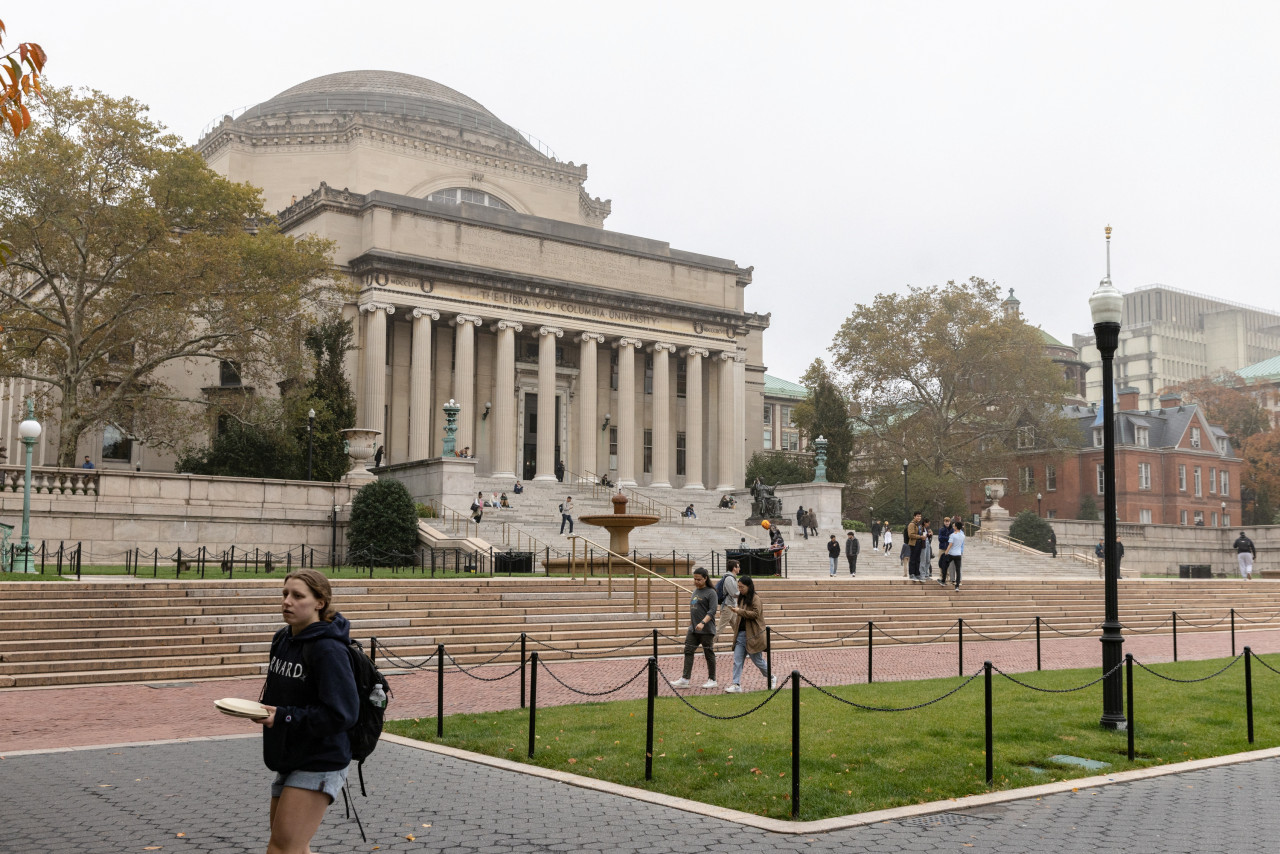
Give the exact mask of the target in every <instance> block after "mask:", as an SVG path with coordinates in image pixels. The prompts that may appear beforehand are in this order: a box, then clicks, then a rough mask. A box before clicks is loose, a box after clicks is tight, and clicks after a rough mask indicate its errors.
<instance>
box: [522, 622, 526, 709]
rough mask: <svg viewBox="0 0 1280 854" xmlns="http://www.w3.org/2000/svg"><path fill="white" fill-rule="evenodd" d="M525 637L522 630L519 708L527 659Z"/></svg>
mask: <svg viewBox="0 0 1280 854" xmlns="http://www.w3.org/2000/svg"><path fill="white" fill-rule="evenodd" d="M526 637H527V636H526V635H525V633H524V632H521V633H520V708H522V709H523V708H524V688H525V685H524V679H525V672H524V670H525V662H526V660H527V659H526V658H525V639H526Z"/></svg>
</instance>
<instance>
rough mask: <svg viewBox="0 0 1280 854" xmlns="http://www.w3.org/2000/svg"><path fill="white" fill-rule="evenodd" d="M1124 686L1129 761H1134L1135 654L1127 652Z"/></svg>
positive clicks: (1125, 656)
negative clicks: (1127, 711)
mask: <svg viewBox="0 0 1280 854" xmlns="http://www.w3.org/2000/svg"><path fill="white" fill-rule="evenodd" d="M1124 686H1125V693H1126V694H1128V695H1129V706H1128V709H1129V725H1128V726H1127V727H1125V729H1127V730H1128V731H1129V733H1128V735H1129V761H1130V762H1132V761H1133V653H1130V652H1126V653H1125V654H1124Z"/></svg>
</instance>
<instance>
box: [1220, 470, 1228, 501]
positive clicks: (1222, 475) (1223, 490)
mask: <svg viewBox="0 0 1280 854" xmlns="http://www.w3.org/2000/svg"><path fill="white" fill-rule="evenodd" d="M1218 477H1219V478H1220V479H1221V480H1222V486H1221V488H1219V489H1218V492H1219V493H1220V494H1221V495H1222V497H1223V498H1226V497H1227V496H1228V495H1230V494H1231V489H1230V482H1229V481H1228V480H1227V470H1226V469H1223V470H1222V471H1220V472H1218Z"/></svg>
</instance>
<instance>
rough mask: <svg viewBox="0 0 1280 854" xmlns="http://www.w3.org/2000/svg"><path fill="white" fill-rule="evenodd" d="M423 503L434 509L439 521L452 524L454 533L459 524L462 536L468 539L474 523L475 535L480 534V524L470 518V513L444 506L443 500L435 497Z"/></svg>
mask: <svg viewBox="0 0 1280 854" xmlns="http://www.w3.org/2000/svg"><path fill="white" fill-rule="evenodd" d="M423 504H425V505H427V506H428V507H430V508H432V509H433V510H435V511H436V516H435V518H436V519H439V520H440V521H442V522H444V523H445V524H446V525H450V524H452V525H453V531H454V533H457V530H458V525H459V524H461V525H462V526H463V536H464V537H466V538H467V539H470V538H471V526H472V525H474V526H475V529H476V536H477V537H479V536H480V524H479V523H478V522H475V521H473V520H472V518H471V514H470V513H459V512H458V511H457V510H454V509H453V508H452V507H448V506H446V505H445V503H444V502H443V501H440V500H438V499H435V498H429V499H427V500H426V501H424V502H423ZM446 513H447V514H450V515H449V516H446V515H445V514H446ZM427 518H428V519H430V518H431V517H427ZM418 521H420V522H421V521H424V520H422V519H419V520H418Z"/></svg>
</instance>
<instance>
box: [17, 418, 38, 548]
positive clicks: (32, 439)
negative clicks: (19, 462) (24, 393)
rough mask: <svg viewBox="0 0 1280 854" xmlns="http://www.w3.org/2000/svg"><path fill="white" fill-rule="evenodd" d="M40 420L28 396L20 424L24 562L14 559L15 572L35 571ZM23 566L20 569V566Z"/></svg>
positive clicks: (22, 546)
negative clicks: (34, 491) (34, 461)
mask: <svg viewBox="0 0 1280 854" xmlns="http://www.w3.org/2000/svg"><path fill="white" fill-rule="evenodd" d="M40 432H41V428H40V422H39V421H37V420H36V408H35V404H34V403H33V402H32V401H31V399H30V398H27V417H26V420H24V421H23V422H22V423H21V424H19V425H18V437H19V438H20V439H22V444H24V445H26V447H27V472H26V476H25V477H24V478H23V480H22V544H21V545H20V546H19V548H20V549H22V562H21V563H20V564H19V563H18V562H17V561H14V572H35V571H36V569H35V564H34V563H33V562H32V560H31V454H32V452H34V451H35V447H36V440H37V439H39V438H40ZM19 566H20V567H21V569H19V568H18V567H19Z"/></svg>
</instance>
